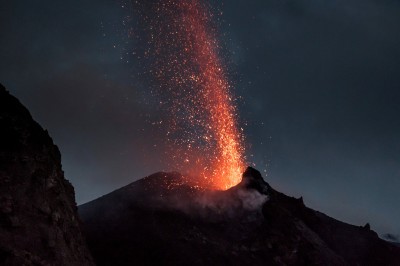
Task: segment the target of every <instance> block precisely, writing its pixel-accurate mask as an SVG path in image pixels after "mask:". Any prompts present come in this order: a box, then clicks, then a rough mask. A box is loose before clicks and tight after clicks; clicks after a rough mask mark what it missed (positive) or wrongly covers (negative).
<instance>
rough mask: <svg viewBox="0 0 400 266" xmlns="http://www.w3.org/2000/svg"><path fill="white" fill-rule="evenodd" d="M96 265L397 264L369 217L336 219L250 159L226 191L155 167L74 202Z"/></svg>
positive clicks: (398, 255) (399, 256) (395, 252)
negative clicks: (274, 181) (280, 185)
mask: <svg viewBox="0 0 400 266" xmlns="http://www.w3.org/2000/svg"><path fill="white" fill-rule="evenodd" d="M79 214H80V216H81V219H82V221H83V223H84V229H85V232H86V237H87V240H88V245H89V248H90V250H91V252H92V255H93V256H94V258H95V261H96V263H97V265H136V264H137V265H399V264H400V248H399V247H396V246H394V245H392V244H391V243H389V242H386V241H384V240H382V239H380V238H379V237H378V235H377V233H375V232H374V231H372V230H371V229H370V226H369V224H366V225H364V226H355V225H350V224H346V223H343V222H340V221H338V220H335V219H333V218H331V217H329V216H327V215H325V214H323V213H321V212H318V211H315V210H312V209H310V208H308V207H306V206H305V204H304V202H303V199H302V198H298V199H297V198H293V197H289V196H286V195H284V194H283V193H280V192H278V191H276V190H275V189H273V188H272V187H271V186H270V185H269V184H268V183H267V182H265V181H264V179H263V178H262V176H261V174H260V173H259V172H258V171H257V170H256V169H253V168H251V167H249V168H247V170H246V171H245V172H244V173H243V175H242V181H241V182H240V183H239V184H238V185H237V186H234V187H232V188H230V189H228V190H225V191H212V190H204V189H201V188H199V187H194V186H191V185H190V183H188V182H187V179H186V178H185V177H184V176H182V175H181V174H179V173H164V172H160V173H156V174H153V175H150V176H148V177H145V178H143V179H141V180H139V181H136V182H134V183H131V184H130V185H127V186H125V187H123V188H121V189H118V190H116V191H114V192H112V193H110V194H108V195H105V196H103V197H100V198H98V199H96V200H94V201H91V202H89V203H86V204H84V205H81V206H79Z"/></svg>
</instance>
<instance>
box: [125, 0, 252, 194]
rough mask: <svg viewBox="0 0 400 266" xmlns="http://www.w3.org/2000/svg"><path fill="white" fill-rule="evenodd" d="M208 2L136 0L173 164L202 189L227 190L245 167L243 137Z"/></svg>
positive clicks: (136, 8) (239, 176)
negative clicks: (196, 180)
mask: <svg viewBox="0 0 400 266" xmlns="http://www.w3.org/2000/svg"><path fill="white" fill-rule="evenodd" d="M205 2H206V1H201V0H162V1H161V0H159V1H154V0H150V1H133V2H132V3H133V6H134V8H135V10H136V11H137V13H138V14H139V17H140V21H141V24H140V27H141V28H142V30H143V32H144V35H143V36H146V37H145V41H146V43H145V48H144V51H143V52H144V55H145V57H146V58H147V59H148V62H149V63H148V64H149V66H148V73H150V74H151V75H152V77H154V78H155V79H156V80H157V86H156V88H155V89H153V91H152V92H153V93H154V95H155V96H157V97H159V98H158V99H160V101H159V103H160V106H161V109H162V110H164V111H165V112H164V115H165V116H167V118H166V119H165V121H160V123H162V126H163V128H165V135H166V138H165V139H166V140H167V146H168V151H167V154H168V158H170V159H171V162H170V166H171V167H173V168H174V169H176V170H178V171H181V172H187V173H189V174H190V175H191V176H199V177H200V181H199V182H198V183H199V184H200V186H202V187H208V188H215V189H227V188H229V187H232V186H234V185H236V184H238V183H239V182H240V180H241V173H242V172H243V170H244V168H245V157H244V145H243V142H244V137H243V132H242V129H240V130H239V128H238V121H237V120H238V116H237V107H236V98H235V97H234V96H233V94H232V87H231V85H230V83H229V80H228V77H227V76H228V75H227V73H226V71H225V69H224V63H223V60H222V59H221V58H223V57H222V55H221V50H222V49H221V46H220V44H219V42H218V38H217V30H216V29H217V27H216V25H215V23H214V20H216V19H217V15H215V13H214V12H212V9H211V8H210V6H208V4H206V3H205Z"/></svg>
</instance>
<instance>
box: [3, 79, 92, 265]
mask: <svg viewBox="0 0 400 266" xmlns="http://www.w3.org/2000/svg"><path fill="white" fill-rule="evenodd" d="M0 132H1V135H0V265H94V263H93V260H92V258H91V255H90V253H89V251H88V249H87V247H86V243H85V240H84V237H83V234H82V232H81V224H80V220H79V218H78V215H77V207H76V203H75V194H74V189H73V187H72V185H71V184H70V183H69V182H68V181H67V180H66V179H65V178H64V174H63V171H62V169H61V155H60V152H59V150H58V148H57V147H56V146H55V145H54V144H53V141H52V139H51V138H50V137H49V135H48V133H47V131H45V130H43V129H42V128H41V127H40V125H39V124H37V123H36V122H35V121H34V120H33V119H32V117H31V115H30V113H29V111H28V110H27V109H26V108H25V107H24V106H22V104H21V103H20V102H19V101H18V100H17V99H16V98H14V97H13V96H11V95H10V94H9V93H8V92H7V91H6V90H5V88H4V87H3V86H1V85H0Z"/></svg>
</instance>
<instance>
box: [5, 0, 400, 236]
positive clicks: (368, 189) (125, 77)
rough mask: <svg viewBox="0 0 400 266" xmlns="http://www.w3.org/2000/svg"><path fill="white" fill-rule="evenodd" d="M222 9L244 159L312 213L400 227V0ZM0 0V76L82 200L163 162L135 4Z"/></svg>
mask: <svg viewBox="0 0 400 266" xmlns="http://www.w3.org/2000/svg"><path fill="white" fill-rule="evenodd" d="M215 2H217V1H215ZM218 2H219V1H218ZM214 4H215V3H214ZM215 5H217V6H218V7H219V9H220V10H221V11H222V12H223V15H222V17H221V21H220V22H219V24H220V28H219V31H220V32H221V43H222V45H223V46H224V47H225V48H226V51H225V54H226V58H225V60H226V62H228V65H227V68H228V69H229V71H230V73H232V74H231V79H232V82H233V84H234V85H235V86H234V87H235V93H236V95H237V96H241V97H242V100H241V101H240V102H239V111H240V112H239V113H240V119H241V121H240V123H241V126H243V127H244V128H245V135H246V139H247V145H248V146H251V147H249V148H248V149H247V154H248V155H249V160H250V161H251V162H252V163H255V165H256V168H258V169H259V170H261V171H263V172H264V170H265V172H264V173H266V174H267V177H266V180H267V181H268V182H269V183H270V184H271V185H272V186H273V187H275V188H276V189H278V190H280V191H282V192H284V193H286V194H289V195H292V196H296V197H299V196H303V197H304V201H305V203H306V205H308V206H310V207H312V208H314V209H317V210H319V211H322V212H324V213H326V214H328V215H329V216H332V217H335V218H337V219H340V220H342V221H345V222H349V223H353V224H357V225H364V224H365V223H367V222H369V223H370V224H371V227H372V229H374V230H376V231H378V233H380V234H382V233H393V234H400V211H399V203H400V193H399V190H400V119H399V116H400V1H398V0H326V1H320V0H258V1H244V0H241V1H239V0H236V1H232V0H229V1H224V4H223V5H221V3H220V2H219V3H216V4H215ZM0 6H1V8H0V31H1V35H0V82H1V83H2V84H3V85H4V86H5V87H6V88H8V90H9V91H10V92H11V93H12V94H13V95H15V96H16V97H18V98H19V99H20V100H21V102H22V103H23V104H24V105H25V106H27V107H28V109H29V110H30V111H31V113H32V115H33V117H34V118H35V120H36V121H38V122H39V123H40V124H41V125H42V126H43V127H44V128H46V129H48V131H49V133H50V135H51V136H52V137H53V139H54V141H55V143H56V144H57V145H58V146H59V148H60V150H61V153H62V164H63V169H64V171H65V175H66V178H67V179H69V180H70V181H71V182H72V184H73V185H74V186H75V190H76V198H77V202H78V204H80V203H84V202H87V201H89V200H92V199H94V198H96V197H98V196H100V195H103V194H105V193H108V192H110V191H112V190H114V189H116V188H119V187H121V186H123V185H126V184H128V183H130V182H132V181H135V180H137V179H139V178H142V177H144V176H146V175H148V174H151V173H154V172H156V171H160V170H168V169H166V165H165V164H163V163H162V160H163V156H164V155H163V153H162V152H160V150H159V147H160V145H162V143H163V139H161V138H160V136H159V135H158V132H157V130H155V129H154V126H153V125H152V121H153V122H154V121H158V119H160V117H161V118H162V113H161V112H160V111H159V110H157V108H156V106H155V103H156V102H157V99H154V98H152V95H151V94H150V92H149V88H148V86H149V80H147V79H146V78H145V77H143V76H142V74H141V73H142V72H143V70H142V69H141V67H142V66H141V63H140V59H139V58H138V57H137V56H135V55H133V54H132V53H133V52H134V51H135V49H136V47H135V45H138V44H137V41H135V40H134V39H133V38H130V37H129V33H130V30H129V29H130V27H131V24H132V21H131V20H129V19H127V16H129V15H132V14H134V13H133V12H132V10H131V6H130V5H129V4H124V3H123V2H121V1H111V0H108V1H106V0H97V1H94V0H84V1H60V0H42V1H27V0H21V1H5V0H2V1H1V5H0ZM133 20H134V18H133Z"/></svg>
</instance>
